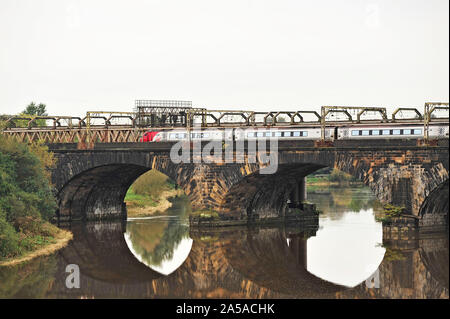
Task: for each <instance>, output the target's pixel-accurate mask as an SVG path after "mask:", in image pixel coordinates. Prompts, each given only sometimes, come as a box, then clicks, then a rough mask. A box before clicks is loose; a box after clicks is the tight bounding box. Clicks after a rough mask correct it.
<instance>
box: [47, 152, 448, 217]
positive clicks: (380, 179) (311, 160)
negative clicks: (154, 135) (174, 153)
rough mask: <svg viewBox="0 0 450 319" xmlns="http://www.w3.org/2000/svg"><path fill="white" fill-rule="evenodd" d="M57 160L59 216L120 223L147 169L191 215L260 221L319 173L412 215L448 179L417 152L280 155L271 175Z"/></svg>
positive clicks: (142, 157)
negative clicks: (184, 198) (326, 170)
mask: <svg viewBox="0 0 450 319" xmlns="http://www.w3.org/2000/svg"><path fill="white" fill-rule="evenodd" d="M55 154H56V157H57V159H58V162H57V165H56V167H55V168H54V171H53V174H52V179H53V183H54V185H55V189H56V193H57V195H58V198H59V200H60V216H70V213H71V214H72V216H75V215H77V214H78V215H80V216H81V215H82V213H83V210H84V211H86V205H87V206H88V207H90V208H89V209H88V211H89V212H90V213H92V214H91V215H92V216H94V217H95V211H97V212H99V211H100V209H99V208H100V207H101V208H106V211H108V210H109V212H107V214H109V216H116V217H117V216H122V217H123V215H124V213H123V211H124V207H123V206H124V204H123V201H122V200H123V198H124V196H125V193H126V190H127V189H128V187H129V186H130V185H131V184H132V182H133V181H134V180H135V179H136V178H137V177H138V176H139V175H141V174H143V173H144V172H145V171H147V170H149V169H157V170H158V171H160V172H162V173H163V174H165V175H167V176H168V177H170V178H171V179H172V180H174V181H175V182H176V183H177V184H178V185H179V186H180V188H181V189H183V191H184V192H185V194H186V195H188V197H189V198H190V200H191V203H192V208H193V210H199V209H212V210H216V211H218V212H222V213H223V214H225V213H229V214H230V216H232V218H233V219H234V218H242V217H244V216H247V215H248V211H249V209H250V212H251V210H252V209H254V208H255V209H256V210H259V213H257V214H260V215H261V216H264V214H267V212H268V211H269V208H271V209H272V208H275V209H281V208H282V206H283V205H284V204H285V203H286V200H285V199H286V196H288V195H287V194H288V193H289V191H290V190H292V188H293V186H294V185H295V184H296V183H298V181H299V180H300V179H301V178H302V177H304V176H306V175H308V174H310V173H311V172H313V171H315V170H317V169H320V168H322V167H334V168H337V169H339V170H341V171H343V172H346V173H349V174H350V175H352V176H355V177H356V178H358V179H360V180H361V181H363V182H364V184H366V185H367V186H369V187H370V188H371V189H372V190H373V192H374V194H375V195H376V196H377V197H378V199H379V200H380V201H381V202H385V203H391V204H394V205H397V206H405V207H406V209H407V211H408V212H409V213H411V214H413V215H416V216H419V210H420V207H421V205H422V203H423V201H424V200H425V198H426V197H427V196H428V195H429V194H430V193H431V192H432V190H433V189H434V188H435V187H436V186H437V185H440V184H441V183H442V182H443V181H445V180H447V179H448V153H446V152H441V150H423V149H421V148H418V149H417V150H415V149H413V150H410V149H406V148H405V149H399V150H397V149H395V150H384V149H377V148H370V149H367V150H366V149H364V148H363V149H348V148H343V149H339V148H307V149H304V150H279V151H278V171H277V172H276V173H275V174H273V175H264V174H260V171H261V169H262V168H264V167H265V166H267V164H264V163H262V162H261V161H260V159H259V158H258V157H257V160H256V162H254V163H249V158H248V156H247V155H245V158H244V161H243V162H236V161H235V162H232V163H224V162H219V163H205V162H200V163H192V162H191V163H179V164H176V163H174V162H173V161H171V159H170V149H168V150H161V151H149V150H145V149H130V150H127V149H111V150H108V149H98V150H95V149H94V150H60V151H59V150H56V151H55ZM111 194H115V195H114V196H111ZM71 209H72V210H75V211H77V212H75V213H74V211H70V210H71ZM281 211H282V209H281ZM111 212H112V213H113V214H111ZM233 214H235V215H236V216H233ZM280 214H281V216H282V214H283V213H282V212H281V213H279V215H278V216H280ZM99 216H100V217H107V216H106V215H105V216H102V215H101V214H100V215H99ZM419 217H420V216H419Z"/></svg>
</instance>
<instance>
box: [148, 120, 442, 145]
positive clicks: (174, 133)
mask: <svg viewBox="0 0 450 319" xmlns="http://www.w3.org/2000/svg"><path fill="white" fill-rule="evenodd" d="M189 134H190V139H191V140H202V141H213V140H225V141H227V140H228V141H231V140H235V141H237V140H257V139H262V138H264V139H272V138H276V139H279V140H318V139H320V138H321V128H320V126H304V127H298V126H296V127H274V128H270V129H269V128H226V129H225V128H208V129H203V130H195V129H194V130H191V131H190V133H189ZM428 134H429V137H430V138H448V137H449V125H448V122H447V123H442V122H441V123H430V125H429V130H428ZM423 137H424V127H423V125H420V124H417V123H416V124H398V123H396V124H389V123H382V124H377V125H374V124H360V125H347V126H345V125H342V126H335V127H326V128H325V138H326V139H328V140H330V139H334V140H342V139H376V138H389V139H420V138H423ZM180 140H188V131H187V130H186V129H184V128H180V129H178V128H176V129H171V130H160V131H147V132H145V133H144V134H143V136H142V137H141V138H140V142H177V141H180Z"/></svg>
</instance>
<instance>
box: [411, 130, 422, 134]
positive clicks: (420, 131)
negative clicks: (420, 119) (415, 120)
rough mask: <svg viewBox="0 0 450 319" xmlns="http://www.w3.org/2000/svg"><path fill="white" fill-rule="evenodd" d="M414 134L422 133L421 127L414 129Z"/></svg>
mask: <svg viewBox="0 0 450 319" xmlns="http://www.w3.org/2000/svg"><path fill="white" fill-rule="evenodd" d="M413 134H414V135H421V134H422V130H421V129H416V130H414V133H413Z"/></svg>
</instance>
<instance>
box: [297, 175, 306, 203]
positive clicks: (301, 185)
mask: <svg viewBox="0 0 450 319" xmlns="http://www.w3.org/2000/svg"><path fill="white" fill-rule="evenodd" d="M298 188H299V197H300V202H303V201H305V200H306V196H307V192H306V176H305V177H303V178H302V179H301V180H300V182H299V183H298Z"/></svg>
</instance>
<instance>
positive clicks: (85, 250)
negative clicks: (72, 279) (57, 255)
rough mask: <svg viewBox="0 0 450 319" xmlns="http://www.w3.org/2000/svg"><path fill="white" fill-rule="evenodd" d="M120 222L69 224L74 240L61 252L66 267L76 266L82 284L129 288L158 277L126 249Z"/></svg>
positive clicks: (122, 226)
mask: <svg viewBox="0 0 450 319" xmlns="http://www.w3.org/2000/svg"><path fill="white" fill-rule="evenodd" d="M124 226H125V225H124V224H123V223H122V222H108V223H105V222H102V223H98V222H97V223H92V222H89V223H73V224H72V225H71V227H70V230H71V231H72V232H73V235H74V238H73V240H72V242H71V243H70V244H69V245H68V246H67V247H66V248H64V249H62V250H61V255H62V257H63V258H64V260H65V262H66V264H76V265H78V266H79V267H80V273H81V275H82V276H83V277H84V278H85V280H88V281H89V280H91V279H94V280H100V281H103V282H111V283H120V284H133V283H139V282H149V281H152V280H154V279H156V278H159V277H161V274H159V273H157V272H155V271H153V270H151V269H150V268H148V267H147V266H145V265H144V264H142V263H140V262H139V261H138V260H137V259H136V258H135V257H134V255H133V254H132V253H131V252H130V250H129V249H128V245H127V244H126V242H125V239H124V236H123V232H124Z"/></svg>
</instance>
